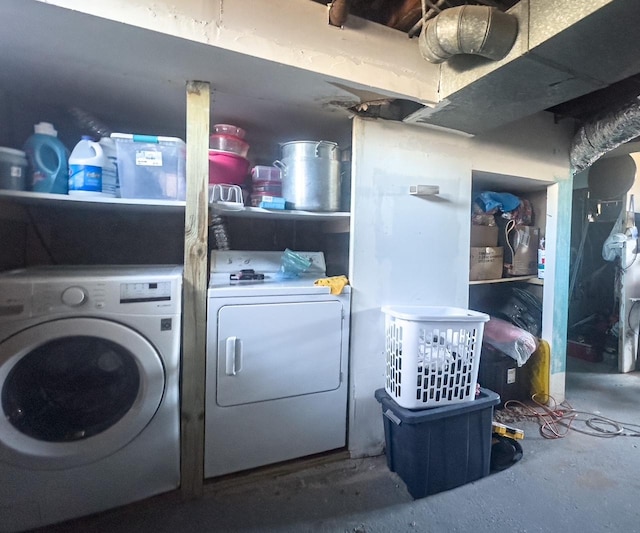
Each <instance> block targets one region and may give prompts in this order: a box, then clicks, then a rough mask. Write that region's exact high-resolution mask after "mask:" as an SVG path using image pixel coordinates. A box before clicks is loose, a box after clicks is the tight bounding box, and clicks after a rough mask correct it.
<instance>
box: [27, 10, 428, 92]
mask: <svg viewBox="0 0 640 533" xmlns="http://www.w3.org/2000/svg"><path fill="white" fill-rule="evenodd" d="M38 1H41V2H43V3H48V4H53V5H57V6H60V7H65V8H68V9H73V10H77V11H80V12H83V13H87V14H90V15H95V16H98V17H103V18H107V19H111V20H115V21H119V22H123V23H125V24H131V25H135V26H139V27H141V28H146V29H149V30H153V31H158V32H161V33H166V34H169V35H173V36H176V37H181V38H184V39H188V40H192V41H197V42H200V43H204V44H209V45H212V46H216V47H220V48H224V49H226V50H232V51H235V52H240V53H243V54H248V55H251V56H254V57H258V58H262V59H267V60H270V61H275V62H278V63H283V64H286V65H290V66H294V67H299V68H302V69H305V70H311V71H314V72H318V73H321V74H325V75H327V76H332V77H337V78H342V79H345V80H350V81H352V82H354V83H355V84H357V85H359V86H360V87H359V88H360V89H362V90H368V91H370V92H374V93H375V92H377V91H380V92H383V93H385V94H388V95H396V96H404V97H405V98H410V99H415V100H417V101H421V102H424V103H434V102H436V98H437V86H438V76H439V72H440V67H439V66H437V65H433V64H431V63H429V62H427V61H425V60H424V59H422V57H421V56H420V53H419V51H418V40H417V39H408V38H407V35H406V33H403V32H400V31H397V30H393V29H391V28H388V27H386V26H382V25H380V24H374V23H372V22H368V21H366V20H363V19H358V18H356V17H349V20H348V21H347V24H346V26H345V27H344V28H343V29H340V28H336V27H333V26H330V25H329V24H328V12H327V7H326V6H325V5H322V4H319V3H317V2H311V1H310V0H251V1H248V0H210V1H203V0H182V1H181V2H169V1H168V0H93V1H91V2H86V1H85V0H38ZM185 59H187V58H185ZM256 82H259V80H256Z"/></svg>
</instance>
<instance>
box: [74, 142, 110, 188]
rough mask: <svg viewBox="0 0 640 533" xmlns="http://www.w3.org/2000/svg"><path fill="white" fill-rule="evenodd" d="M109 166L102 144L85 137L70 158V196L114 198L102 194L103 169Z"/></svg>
mask: <svg viewBox="0 0 640 533" xmlns="http://www.w3.org/2000/svg"><path fill="white" fill-rule="evenodd" d="M105 166H107V162H106V156H105V154H104V150H103V149H102V146H100V143H97V142H95V141H93V140H92V139H91V137H89V136H86V135H83V136H82V140H81V141H80V142H79V143H78V144H76V146H75V148H74V149H73V151H72V152H71V155H70V156H69V194H70V195H78V196H113V195H112V194H104V193H103V192H102V169H103V168H104V167H105Z"/></svg>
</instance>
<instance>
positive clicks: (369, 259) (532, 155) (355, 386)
mask: <svg viewBox="0 0 640 533" xmlns="http://www.w3.org/2000/svg"><path fill="white" fill-rule="evenodd" d="M570 138H571V129H570V126H569V125H558V124H555V123H554V122H553V120H551V117H549V116H547V115H541V116H536V117H532V118H530V119H528V120H527V121H523V122H521V123H517V124H513V125H511V126H508V127H505V128H501V129H499V130H495V131H494V132H492V133H491V134H490V135H483V136H482V137H476V138H473V139H469V138H466V137H463V136H459V135H454V134H448V133H443V132H440V131H433V130H429V129H423V128H419V127H414V126H408V125H403V124H398V123H390V122H384V121H370V120H363V119H356V120H355V122H354V131H353V168H352V172H353V182H352V205H351V210H352V216H351V262H350V268H349V276H350V280H351V284H352V287H353V292H352V321H351V347H350V350H351V354H350V359H351V367H350V380H351V381H350V396H349V399H350V406H349V416H350V418H349V449H350V451H351V453H352V455H353V456H356V457H357V456H363V455H370V454H375V453H379V452H380V451H381V450H382V446H383V443H384V434H383V426H382V415H381V410H380V406H379V405H378V404H377V402H376V400H375V399H374V396H373V395H374V392H375V390H376V389H378V388H382V387H383V386H384V372H385V364H384V323H383V322H384V316H383V314H382V313H381V311H380V307H381V306H383V305H389V304H400V305H402V304H406V305H446V306H457V307H466V306H467V305H468V290H469V285H468V279H469V278H468V276H469V255H468V254H469V218H470V211H471V180H472V173H473V171H476V170H480V171H483V172H487V173H493V174H496V175H498V174H501V175H508V176H510V177H511V178H512V179H513V183H514V187H517V184H518V180H521V181H525V182H526V183H527V185H528V186H530V182H531V181H532V180H535V181H538V182H539V183H540V185H541V186H545V184H546V185H547V186H548V195H547V199H548V200H547V239H548V240H549V245H548V252H547V258H548V261H549V262H548V265H549V266H548V267H547V268H548V271H547V272H548V276H549V278H548V279H547V280H545V287H544V299H545V303H544V306H545V307H544V314H545V318H544V325H543V336H544V337H545V338H546V339H548V340H549V342H550V344H552V359H553V360H552V364H555V367H554V368H552V371H553V373H552V385H553V386H554V387H555V389H554V393H555V394H557V395H558V398H562V397H563V395H564V364H565V353H566V349H565V346H566V320H567V316H566V313H567V291H568V280H569V268H568V250H569V248H568V246H566V247H565V241H566V242H568V240H569V237H570V227H571V226H570V213H571V180H570V172H569V160H568V144H569V140H570ZM415 184H425V185H438V186H439V187H440V195H439V196H438V197H436V198H434V199H422V198H416V197H412V196H410V195H409V194H408V189H409V186H410V185H415ZM567 186H568V191H569V193H568V194H566V191H565V189H566V188H567ZM559 212H560V215H559ZM556 248H557V249H558V250H559V251H558V250H556Z"/></svg>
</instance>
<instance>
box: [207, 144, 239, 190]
mask: <svg viewBox="0 0 640 533" xmlns="http://www.w3.org/2000/svg"><path fill="white" fill-rule="evenodd" d="M248 172H249V160H248V159H246V158H244V157H242V156H239V155H238V154H234V153H231V152H220V151H218V150H209V183H228V184H229V185H242V184H243V183H244V182H245V180H246V178H247V175H248Z"/></svg>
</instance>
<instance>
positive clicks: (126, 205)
mask: <svg viewBox="0 0 640 533" xmlns="http://www.w3.org/2000/svg"><path fill="white" fill-rule="evenodd" d="M3 200H4V201H11V202H13V203H17V204H21V205H30V206H39V207H60V208H64V209H67V208H74V207H75V208H85V209H104V210H108V211H113V210H120V209H127V210H134V211H140V210H142V211H144V210H151V211H158V210H159V211H175V212H178V213H179V212H184V206H185V202H184V201H180V200H152V199H144V198H109V197H107V196H104V197H102V196H70V195H67V194H51V193H43V192H31V191H10V190H0V201H3ZM209 205H210V208H211V210H212V211H213V213H215V214H217V215H220V216H226V217H243V218H263V219H264V218H271V219H281V220H316V221H319V222H320V221H338V220H348V219H349V217H350V216H351V214H350V213H348V212H341V211H340V212H326V211H295V210H290V209H288V210H281V211H279V210H272V209H262V208H260V207H243V208H241V209H230V208H228V207H226V206H224V207H223V206H219V205H217V204H215V203H211V204H209Z"/></svg>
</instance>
